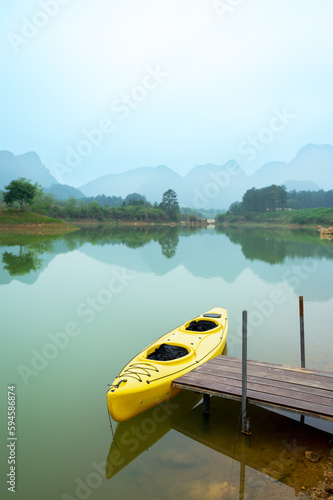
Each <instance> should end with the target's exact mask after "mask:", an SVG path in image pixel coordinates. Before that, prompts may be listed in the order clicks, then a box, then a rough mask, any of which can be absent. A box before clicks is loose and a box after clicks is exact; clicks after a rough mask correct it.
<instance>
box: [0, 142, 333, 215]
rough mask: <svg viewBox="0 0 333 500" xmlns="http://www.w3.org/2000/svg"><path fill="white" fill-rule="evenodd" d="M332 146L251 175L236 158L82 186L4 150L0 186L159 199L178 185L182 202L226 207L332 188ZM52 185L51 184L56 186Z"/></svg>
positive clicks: (309, 148)
mask: <svg viewBox="0 0 333 500" xmlns="http://www.w3.org/2000/svg"><path fill="white" fill-rule="evenodd" d="M332 173H333V146H331V145H328V144H324V145H314V144H308V145H306V146H304V147H303V148H302V149H300V150H299V151H298V153H297V154H296V156H295V158H294V159H293V160H291V161H290V162H289V163H283V162H274V161H272V162H269V163H266V164H264V165H263V166H262V167H261V168H259V169H258V170H256V171H255V173H254V174H252V175H248V174H246V173H245V172H244V171H243V170H242V168H241V166H239V165H238V164H237V163H236V162H235V161H234V160H230V161H228V162H227V163H225V164H224V165H214V164H212V163H207V164H205V165H198V166H196V167H194V168H192V170H190V171H189V172H188V173H187V174H186V175H185V176H181V175H179V174H178V173H177V172H175V171H173V170H172V169H171V168H169V167H167V166H164V165H160V166H157V167H140V168H136V169H132V170H128V171H126V172H122V173H120V174H108V175H104V176H102V177H99V178H97V179H95V180H93V181H91V182H88V183H87V184H85V185H83V186H81V187H80V188H79V189H76V188H73V187H71V186H66V185H64V184H59V183H58V182H57V181H56V180H55V179H54V177H53V176H52V175H51V174H50V172H49V171H48V169H47V168H46V167H45V165H43V164H42V162H41V160H40V158H39V157H38V155H37V154H36V153H32V152H31V153H25V154H23V155H19V156H15V155H13V154H12V153H10V152H8V151H0V189H3V188H4V186H5V185H7V184H8V183H9V182H10V181H11V180H12V179H15V178H17V177H27V178H28V179H31V180H32V181H33V182H38V183H39V184H41V186H42V187H43V188H47V189H45V190H46V191H47V192H51V193H52V194H54V195H55V196H56V197H57V198H58V199H66V198H68V197H69V196H75V197H76V198H82V197H84V196H85V195H86V196H98V195H102V194H104V195H106V196H121V197H122V198H125V197H126V196H127V195H128V194H129V193H139V194H141V195H143V196H145V197H146V199H147V200H148V201H150V202H151V203H154V202H157V203H160V202H161V200H162V195H163V193H164V192H165V191H166V190H168V189H173V190H174V191H175V192H176V193H177V196H178V201H179V204H180V205H181V206H188V207H192V208H196V209H199V210H200V209H209V208H212V209H227V208H229V206H230V204H231V203H232V202H234V201H240V200H241V199H242V196H243V194H244V193H245V192H246V190H247V189H250V188H252V187H255V188H261V187H265V186H269V185H271V184H277V185H281V184H285V185H286V187H287V189H288V190H292V189H296V190H298V191H299V190H319V189H324V190H329V189H333V175H332ZM51 186H52V187H51Z"/></svg>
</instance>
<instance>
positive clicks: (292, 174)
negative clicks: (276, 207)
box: [251, 144, 333, 190]
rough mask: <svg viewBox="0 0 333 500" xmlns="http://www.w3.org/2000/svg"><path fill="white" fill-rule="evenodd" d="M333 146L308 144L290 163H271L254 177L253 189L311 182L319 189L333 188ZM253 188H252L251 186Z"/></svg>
mask: <svg viewBox="0 0 333 500" xmlns="http://www.w3.org/2000/svg"><path fill="white" fill-rule="evenodd" d="M332 174H333V146H331V145H329V144H323V145H315V144H307V145H306V146H304V147H303V148H302V149H300V150H299V151H298V153H297V154H296V156H295V158H294V159H293V160H291V161H290V162H289V163H281V162H270V163H266V164H265V165H263V166H262V167H261V168H260V169H259V170H257V171H256V172H255V173H254V174H253V175H252V176H251V179H252V180H253V183H254V184H253V187H256V188H261V187H265V186H268V185H270V184H280V185H281V184H284V183H285V182H286V181H288V180H290V179H293V180H294V181H302V182H304V181H310V182H313V183H314V184H315V185H316V186H319V189H325V190H328V189H332V188H333V175H332ZM251 187H252V186H251ZM317 189H318V188H317Z"/></svg>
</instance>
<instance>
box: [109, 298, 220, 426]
mask: <svg viewBox="0 0 333 500" xmlns="http://www.w3.org/2000/svg"><path fill="white" fill-rule="evenodd" d="M227 334H228V315H227V311H226V309H221V308H219V307H217V308H215V309H211V310H210V311H208V312H206V313H204V314H202V315H200V316H197V317H196V318H194V319H193V320H191V321H188V322H187V323H185V324H183V325H181V326H179V327H178V328H175V329H174V330H172V331H171V332H169V333H167V334H166V335H163V336H162V337H160V338H159V339H158V340H156V341H155V342H153V343H152V344H150V345H149V346H148V347H146V348H145V349H144V350H143V351H141V353H140V354H138V355H137V356H135V357H134V358H133V359H132V360H131V361H130V362H129V363H128V364H127V365H126V366H125V367H124V368H123V369H122V371H121V372H120V373H119V375H118V376H117V377H116V378H115V380H114V382H113V384H112V385H111V386H110V389H109V390H108V392H107V403H108V408H109V412H110V415H111V417H112V418H113V419H114V420H116V421H117V422H123V421H124V420H128V419H129V418H132V417H134V416H135V415H138V414H139V413H142V412H143V411H146V410H148V409H149V408H152V407H153V406H156V405H157V404H159V403H162V402H163V401H166V400H167V399H170V398H171V397H173V396H175V395H176V394H177V393H178V392H180V390H181V389H178V388H174V387H172V381H173V380H174V379H176V378H178V377H180V376H181V375H184V374H185V373H187V372H189V371H190V370H193V369H194V368H197V367H198V366H200V365H201V364H202V363H204V362H205V361H208V360H209V359H212V358H214V357H215V356H217V355H218V354H222V352H223V349H224V346H225V343H226V340H227Z"/></svg>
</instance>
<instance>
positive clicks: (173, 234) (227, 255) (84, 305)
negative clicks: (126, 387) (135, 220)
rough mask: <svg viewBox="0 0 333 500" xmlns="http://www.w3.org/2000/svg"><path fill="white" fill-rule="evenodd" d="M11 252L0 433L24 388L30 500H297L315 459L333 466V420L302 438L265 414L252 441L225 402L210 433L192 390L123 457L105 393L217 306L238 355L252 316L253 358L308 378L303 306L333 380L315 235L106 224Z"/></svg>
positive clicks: (6, 265) (121, 433)
mask: <svg viewBox="0 0 333 500" xmlns="http://www.w3.org/2000/svg"><path fill="white" fill-rule="evenodd" d="M0 243H1V244H2V246H1V247H0V251H1V256H0V266H1V271H0V285H1V286H0V300H1V332H2V335H1V339H2V350H1V369H2V373H3V375H2V377H1V380H2V397H1V401H2V404H1V412H2V414H1V422H2V424H1V432H2V434H1V436H2V438H3V439H2V442H3V443H5V442H6V440H7V425H6V421H7V419H6V413H7V405H6V399H7V386H8V385H13V384H14V385H15V386H16V389H15V392H16V405H17V415H16V426H17V434H16V435H17V438H18V439H17V442H16V449H15V453H16V496H15V498H16V499H17V500H21V499H22V500H23V499H24V500H27V499H34V500H45V499H48V500H56V499H59V500H60V499H62V500H73V499H75V498H76V499H82V500H84V499H88V498H89V499H92V500H93V499H98V500H102V499H103V500H106V499H112V500H113V499H115V500H128V499H136V500H141V499H142V500H145V499H149V500H169V499H170V500H171V499H189V500H192V499H194V500H195V499H204V498H207V499H210V500H214V499H220V498H226V499H229V498H230V499H234V498H235V499H238V498H246V499H253V500H257V499H261V498H262V499H267V498H276V499H281V498H283V499H284V498H286V499H289V498H290V499H291V498H295V496H300V497H301V496H303V492H304V490H302V489H301V487H302V486H305V487H310V486H311V487H312V486H314V485H315V484H316V481H317V480H318V481H319V479H320V476H319V472H318V467H317V466H316V464H312V463H311V462H308V461H307V460H304V451H305V450H308V449H310V450H312V451H319V450H321V452H322V454H323V456H324V458H323V460H324V459H325V457H327V456H328V454H329V452H330V448H331V446H330V445H329V440H330V439H331V434H332V432H333V424H331V423H327V422H324V421H319V420H315V419H308V418H306V420H305V422H306V424H307V425H306V426H305V427H302V426H301V425H300V424H299V422H298V420H299V417H295V416H294V417H293V418H290V417H291V415H290V414H287V413H285V414H283V415H282V414H278V413H276V412H271V411H268V410H267V409H264V408H259V407H254V406H251V407H250V409H249V414H250V417H251V426H252V435H251V437H250V442H248V443H246V438H245V437H244V436H242V435H241V434H240V433H239V415H240V405H239V403H238V402H234V401H226V400H223V399H220V398H213V399H212V414H211V418H210V420H209V421H207V420H205V419H204V418H203V416H202V412H201V409H202V401H201V400H200V396H198V395H193V394H186V393H182V394H181V395H179V396H177V399H175V400H172V401H171V402H170V403H169V404H166V405H162V406H161V408H160V410H159V413H158V415H159V419H158V421H157V420H156V418H155V416H156V413H154V414H153V413H152V412H150V413H149V412H147V413H146V414H143V415H141V416H139V417H136V419H134V420H133V421H129V422H124V423H122V424H118V425H117V424H116V423H113V431H114V432H115V436H116V437H115V441H116V443H117V445H115V444H114V443H112V432H111V429H110V424H109V418H108V413H107V406H106V391H107V384H111V383H112V381H113V379H114V377H115V376H116V375H117V373H118V372H119V371H120V369H121V368H122V367H123V365H124V364H126V363H127V362H128V361H129V360H130V359H131V358H132V357H133V356H134V355H135V354H136V353H137V352H139V351H140V350H141V349H142V348H143V347H145V346H146V345H147V344H149V343H150V342H152V341H153V340H155V339H156V338H158V337H159V336H160V335H162V334H164V333H166V332H168V331H169V330H171V329H173V328H174V327H176V326H178V325H180V324H181V323H183V322H185V321H187V320H189V319H191V318H193V317H195V316H197V315H198V314H200V313H202V312H205V311H206V310H209V309H211V308H213V307H217V306H219V307H224V308H226V309H228V313H229V334H228V342H227V351H225V354H226V353H227V354H228V355H231V356H241V341H240V339H241V316H242V310H244V309H246V310H247V311H248V322H249V327H248V331H249V340H248V357H249V358H250V359H257V360H262V361H271V362H276V363H285V364H291V365H299V364H300V348H299V317H298V297H299V295H303V296H304V310H305V336H306V364H307V366H308V367H311V368H316V369H323V370H328V371H333V343H332V312H333V308H332V306H333V286H332V285H333V280H332V276H333V242H330V241H326V240H320V239H319V235H318V234H317V233H316V232H315V231H302V230H298V231H291V230H285V231H278V230H274V231H273V230H254V229H251V230H250V229H246V230H245V229H244V230H240V229H237V230H236V229H227V230H226V231H217V230H215V229H198V230H197V229H193V230H186V229H181V230H179V229H177V228H170V227H160V228H159V227H144V228H139V227H138V228H135V227H132V228H117V229H114V230H111V229H107V228H103V227H100V228H94V229H90V230H81V231H78V232H74V233H71V234H67V235H65V236H63V237H42V236H37V237H22V236H17V235H16V236H11V237H10V236H7V235H0ZM154 415H155V416H154ZM309 424H310V425H311V426H310V425H309ZM246 444H248V445H249V446H246ZM8 450H9V448H7V449H6V447H5V445H3V446H2V449H1V472H2V478H4V476H5V474H7V473H8V472H9V465H8V464H7V459H8V456H9V451H8ZM316 467H317V468H316ZM7 486H8V485H7ZM7 486H6V484H5V481H3V480H2V486H1V489H2V490H1V498H7V497H8V498H12V497H11V496H10V494H11V493H10V492H8V491H7ZM244 492H245V493H244ZM243 493H244V495H243Z"/></svg>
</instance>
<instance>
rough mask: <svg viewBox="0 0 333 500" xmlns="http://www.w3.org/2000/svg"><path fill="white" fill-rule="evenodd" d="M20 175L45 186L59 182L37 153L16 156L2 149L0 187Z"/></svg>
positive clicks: (0, 155)
mask: <svg viewBox="0 0 333 500" xmlns="http://www.w3.org/2000/svg"><path fill="white" fill-rule="evenodd" d="M18 177H26V178H28V179H31V180H32V181H33V182H38V183H39V184H41V186H43V187H50V186H51V185H52V184H57V183H58V182H57V180H56V179H55V178H54V177H53V175H51V174H50V171H49V170H48V169H47V168H46V167H45V165H43V163H42V162H41V159H40V158H39V156H38V154H37V153H34V152H33V151H31V152H29V153H24V154H22V155H18V156H15V155H14V154H13V153H11V152H10V151H0V189H3V188H4V187H5V186H6V185H7V184H9V182H10V181H12V180H13V179H17V178H18Z"/></svg>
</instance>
